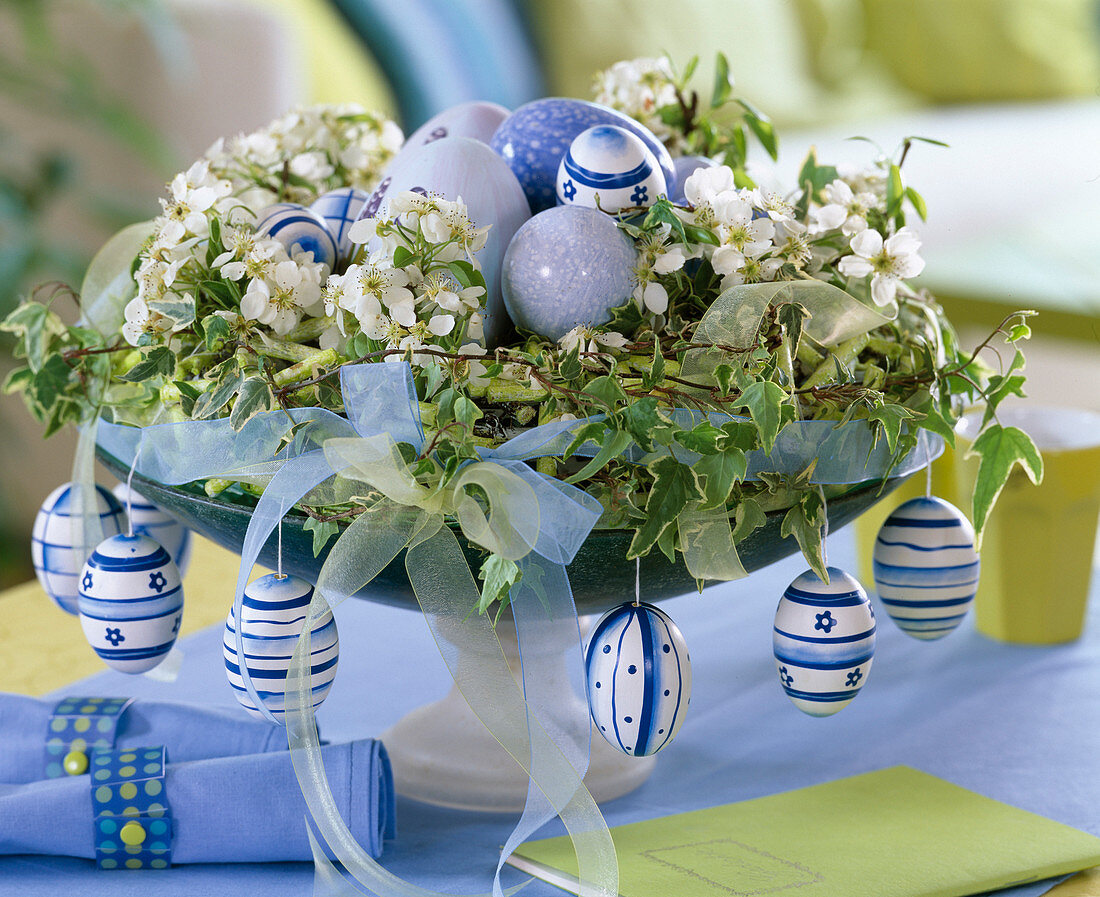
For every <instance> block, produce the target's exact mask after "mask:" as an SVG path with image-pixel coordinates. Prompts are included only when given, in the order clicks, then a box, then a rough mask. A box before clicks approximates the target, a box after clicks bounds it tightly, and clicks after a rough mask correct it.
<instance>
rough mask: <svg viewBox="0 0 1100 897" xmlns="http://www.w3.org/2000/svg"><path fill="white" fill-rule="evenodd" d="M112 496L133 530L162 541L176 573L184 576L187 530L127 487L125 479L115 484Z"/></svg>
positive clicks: (188, 546)
mask: <svg viewBox="0 0 1100 897" xmlns="http://www.w3.org/2000/svg"><path fill="white" fill-rule="evenodd" d="M114 496H115V498H117V499H118V501H119V504H121V505H122V508H123V510H124V511H126V517H127V519H129V521H130V524H131V525H132V526H133V528H134V532H135V533H137V534H138V535H139V536H148V537H149V538H150V539H152V540H153V541H154V542H159V543H160V544H161V545H163V546H164V550H165V551H167V552H168V556H169V557H170V558H171V559H172V560H173V561H175V562H176V567H177V568H178V569H179V571H180V576H184V575H185V574H186V573H187V565H188V563H190V561H191V530H189V529H188V528H187V527H186V526H184V525H183V524H182V523H180V522H179V521H178V520H176V518H175V517H173V516H172V515H171V514H168V513H166V512H165V511H162V510H161V509H160V507H159V506H158V505H156V504H154V503H153V502H151V501H149V499H147V498H146V497H145V496H144V495H142V494H141V493H140V492H138V491H137V489H132V488H127V486H126V484H125V483H119V484H118V485H117V486H115V488H114Z"/></svg>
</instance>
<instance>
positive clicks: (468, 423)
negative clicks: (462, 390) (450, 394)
mask: <svg viewBox="0 0 1100 897" xmlns="http://www.w3.org/2000/svg"><path fill="white" fill-rule="evenodd" d="M454 416H455V420H457V421H458V422H459V423H460V424H462V425H463V426H464V427H465V428H466V429H467V430H472V429H473V427H474V424H475V423H476V422H477V420H478V418H479V417H481V416H482V412H481V409H480V408H478V407H477V405H476V404H475V403H474V401H473V400H472V399H468V398H467V397H466V396H463V395H460V396H459V397H458V398H457V399H455V404H454Z"/></svg>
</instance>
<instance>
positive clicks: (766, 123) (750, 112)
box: [737, 100, 779, 162]
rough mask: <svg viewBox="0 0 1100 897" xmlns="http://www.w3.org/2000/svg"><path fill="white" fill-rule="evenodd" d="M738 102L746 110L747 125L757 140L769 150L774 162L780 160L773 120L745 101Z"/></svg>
mask: <svg viewBox="0 0 1100 897" xmlns="http://www.w3.org/2000/svg"><path fill="white" fill-rule="evenodd" d="M737 102H738V103H740V104H741V108H743V109H744V110H745V124H747V125H748V126H749V130H750V131H752V133H753V134H754V135H756V139H757V140H759V141H760V145H761V146H762V147H764V149H765V150H767V152H768V155H769V156H771V157H772V161H773V162H774V161H775V160H777V159H778V158H779V142H778V140H777V139H776V136H775V128H774V127H773V126H772V123H771V119H769V118H768V117H767V116H766V115H765V114H764V113H763V112H761V111H760V110H759V109H757V108H755V107H754V106H752V105H751V104H749V103H746V102H745V101H744V100H738V101H737Z"/></svg>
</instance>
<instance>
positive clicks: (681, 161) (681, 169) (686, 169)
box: [668, 156, 718, 206]
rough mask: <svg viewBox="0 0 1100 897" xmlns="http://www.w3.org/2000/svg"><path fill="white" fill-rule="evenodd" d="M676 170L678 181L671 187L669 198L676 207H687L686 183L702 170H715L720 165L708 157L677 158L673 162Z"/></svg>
mask: <svg viewBox="0 0 1100 897" xmlns="http://www.w3.org/2000/svg"><path fill="white" fill-rule="evenodd" d="M672 164H673V166H674V167H675V169H676V180H675V182H674V183H673V184H672V185H671V186H670V189H669V191H668V193H669V196H668V198H669V199H670V200H672V202H674V203H675V204H676V205H678V206H683V205H687V197H685V196H684V182H685V181H686V180H687V179H688V178H689V177H691V176H692V175H693V174H695V172H697V171H698V170H699V169H700V168H714V166H715V165H717V164H718V163H717V162H715V161H714V160H713V159H708V158H707V157H706V156H677V157H676V158H675V159H673V160H672Z"/></svg>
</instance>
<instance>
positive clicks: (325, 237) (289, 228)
mask: <svg viewBox="0 0 1100 897" xmlns="http://www.w3.org/2000/svg"><path fill="white" fill-rule="evenodd" d="M256 230H257V232H258V233H260V234H263V235H264V236H268V237H273V238H274V239H276V240H278V241H279V242H280V243H282V244H283V245H284V246H285V247H286V251H287V253H288V254H289V255H290V256H291V257H293V255H294V253H295V252H312V253H313V261H314V262H322V263H323V264H325V265H328V269H329V271H332V270H333V269H334V267H335V266H336V259H337V258H338V257H339V252H338V250H337V248H336V239H335V237H333V236H332V232H331V231H330V230H329V229H328V225H327V224H326V223H325V220H324V219H323V218H322V217H321V216H320V215H318V214H317V213H316V212H314V211H312V210H311V209H307V208H306V207H305V206H300V205H298V204H297V203H293V202H281V203H277V204H276V205H273V206H268V207H267V208H266V209H264V210H263V211H262V212H261V213H260V216H259V218H258V219H257V224H256Z"/></svg>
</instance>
